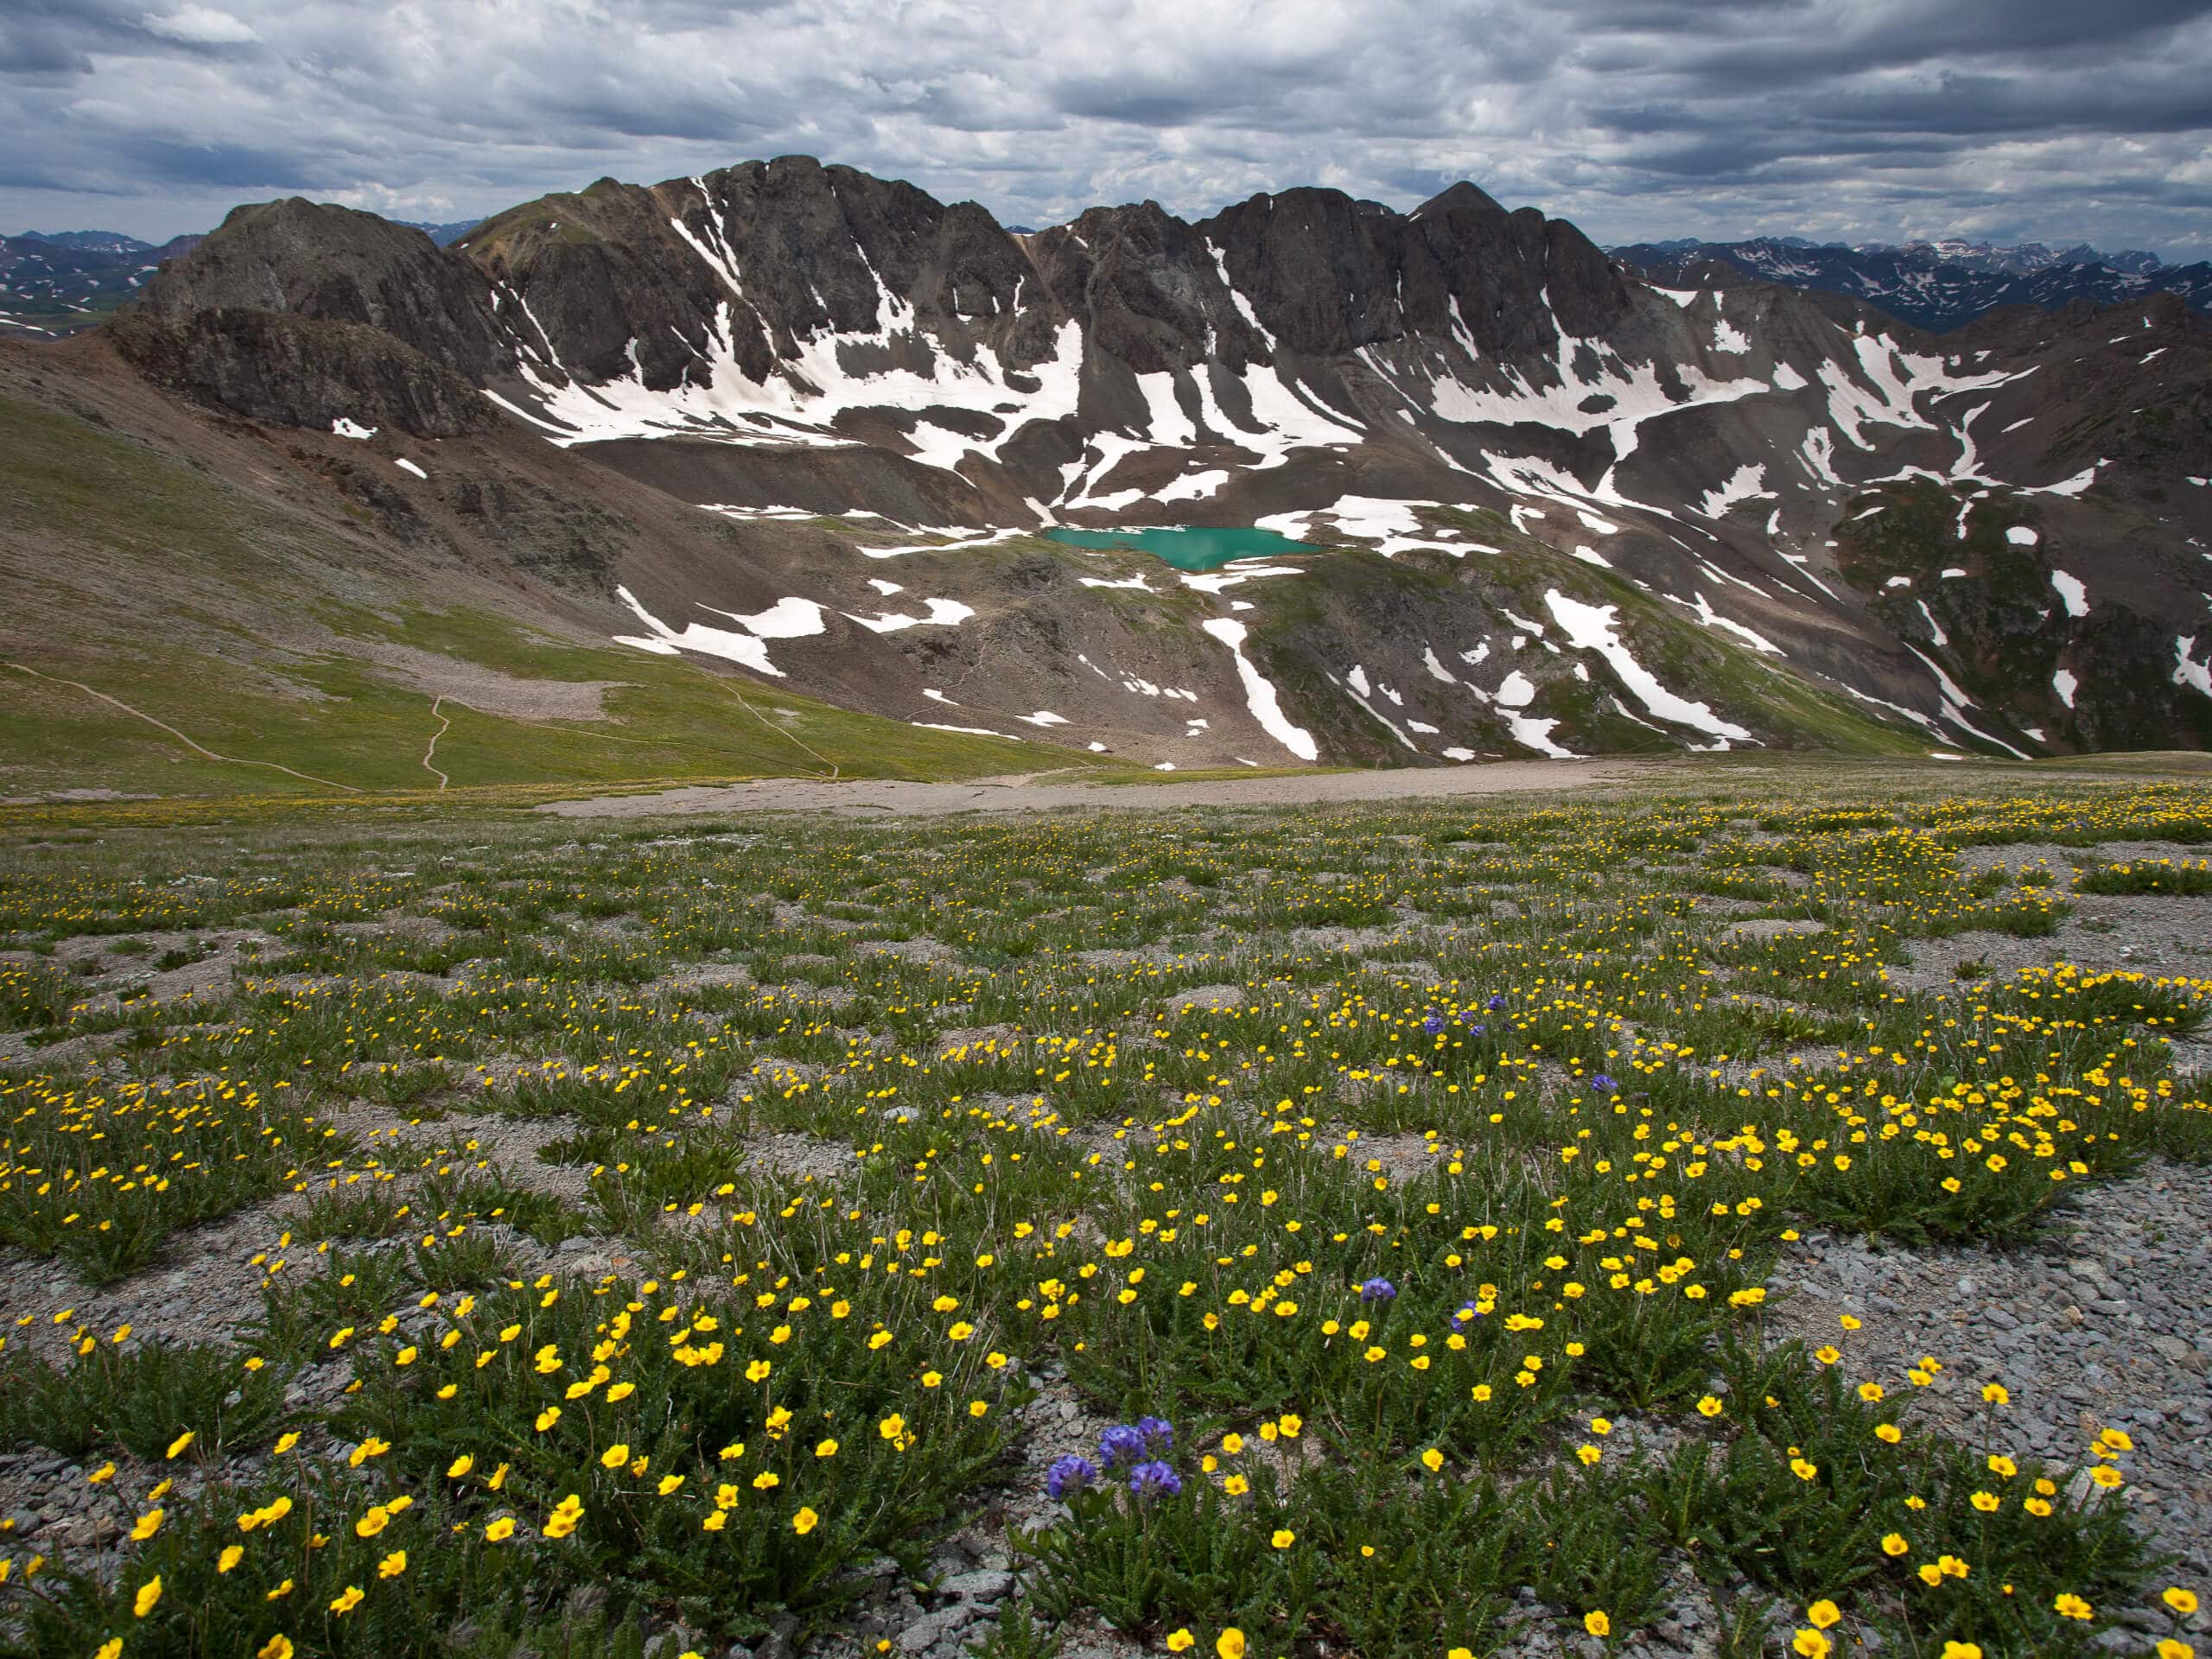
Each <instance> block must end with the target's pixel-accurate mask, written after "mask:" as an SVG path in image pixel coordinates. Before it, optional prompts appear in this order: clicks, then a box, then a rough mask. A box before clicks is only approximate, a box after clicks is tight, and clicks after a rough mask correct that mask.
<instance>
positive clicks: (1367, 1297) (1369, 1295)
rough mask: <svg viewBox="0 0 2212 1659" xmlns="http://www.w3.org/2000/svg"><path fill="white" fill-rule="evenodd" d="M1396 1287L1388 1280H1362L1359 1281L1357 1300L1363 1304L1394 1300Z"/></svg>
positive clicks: (1396, 1292) (1396, 1291)
mask: <svg viewBox="0 0 2212 1659" xmlns="http://www.w3.org/2000/svg"><path fill="white" fill-rule="evenodd" d="M1397 1294H1398V1287H1396V1286H1395V1285H1394V1284H1392V1283H1391V1282H1390V1281H1389V1280H1388V1279H1364V1280H1362V1281H1360V1286H1359V1300H1361V1301H1363V1302H1387V1301H1390V1300H1395V1297H1396V1296H1397Z"/></svg>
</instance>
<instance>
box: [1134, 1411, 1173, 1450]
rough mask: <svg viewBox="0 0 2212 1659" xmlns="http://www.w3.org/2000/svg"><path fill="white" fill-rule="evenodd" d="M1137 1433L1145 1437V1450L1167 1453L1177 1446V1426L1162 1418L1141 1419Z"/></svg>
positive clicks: (1138, 1421) (1137, 1423)
mask: <svg viewBox="0 0 2212 1659" xmlns="http://www.w3.org/2000/svg"><path fill="white" fill-rule="evenodd" d="M1136 1429H1137V1433H1140V1434H1141V1435H1143V1436H1144V1444H1145V1450H1147V1452H1166V1451H1168V1450H1170V1449H1172V1448H1173V1446H1174V1444H1175V1425H1174V1424H1173V1423H1171V1422H1169V1421H1166V1419H1165V1418H1160V1417H1140V1418H1138V1419H1137V1422H1136Z"/></svg>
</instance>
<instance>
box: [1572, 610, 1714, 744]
mask: <svg viewBox="0 0 2212 1659" xmlns="http://www.w3.org/2000/svg"><path fill="white" fill-rule="evenodd" d="M1544 603H1545V605H1546V606H1547V607H1548V608H1549V609H1550V611H1551V613H1552V615H1553V617H1554V619H1556V620H1557V621H1558V623H1559V625H1560V628H1561V629H1562V630H1563V631H1564V632H1566V634H1567V643H1568V644H1569V645H1573V646H1574V647H1575V649H1577V650H1578V651H1594V652H1597V653H1598V654H1599V656H1600V657H1602V658H1605V663H1606V664H1607V666H1609V667H1610V668H1611V670H1612V671H1613V672H1614V674H1615V675H1617V676H1618V677H1619V679H1620V682H1621V683H1622V684H1624V685H1625V686H1626V687H1627V688H1628V689H1629V690H1630V691H1632V692H1634V693H1635V694H1636V698H1637V702H1641V703H1642V704H1643V706H1644V708H1645V709H1648V710H1649V711H1650V712H1651V713H1652V714H1654V715H1657V716H1658V717H1659V718H1660V719H1661V720H1664V721H1670V722H1672V723H1673V724H1675V725H1677V726H1688V727H1689V728H1692V729H1693V730H1694V731H1700V732H1704V733H1706V734H1708V735H1710V736H1712V737H1713V738H1715V739H1717V740H1719V741H1722V742H1726V741H1729V740H1731V739H1733V740H1735V741H1738V742H1750V741H1753V740H1752V738H1751V733H1750V731H1749V730H1747V729H1746V728H1744V727H1741V726H1738V725H1737V724H1736V723H1735V722H1734V721H1728V720H1724V719H1722V718H1721V717H1720V716H1719V715H1716V714H1714V713H1713V710H1712V709H1711V708H1710V707H1709V706H1707V704H1705V703H1702V702H1691V701H1690V700H1689V699H1688V698H1687V697H1683V696H1676V695H1675V693H1674V692H1672V691H1669V690H1668V689H1667V688H1666V687H1665V686H1663V685H1662V684H1661V683H1659V680H1658V677H1656V675H1654V674H1653V673H1652V672H1651V671H1649V669H1647V668H1645V667H1644V666H1643V664H1641V663H1639V662H1637V660H1636V658H1634V657H1633V656H1632V655H1630V652H1629V649H1628V647H1627V646H1626V645H1624V644H1622V643H1621V639H1620V637H1619V635H1618V633H1617V632H1615V627H1616V620H1615V619H1616V612H1617V609H1618V607H1615V606H1611V605H1586V604H1584V603H1583V602H1582V601H1580V600H1575V599H1569V598H1568V597H1567V595H1566V594H1562V593H1560V590H1559V589H1558V588H1552V589H1551V590H1550V591H1549V592H1548V593H1547V594H1545V595H1544Z"/></svg>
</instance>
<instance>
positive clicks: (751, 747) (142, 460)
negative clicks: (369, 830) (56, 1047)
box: [0, 397, 1089, 796]
mask: <svg viewBox="0 0 2212 1659" xmlns="http://www.w3.org/2000/svg"><path fill="white" fill-rule="evenodd" d="M379 562H381V561H380V560H379V557H378V551H377V550H376V549H375V548H374V547H373V546H372V545H369V544H365V543H356V542H355V541H354V540H353V538H351V537H347V536H346V535H345V534H343V533H342V532H340V531H334V530H323V529H321V527H319V526H318V525H317V524H316V523H315V520H314V519H313V518H311V517H309V516H307V515H305V514H289V513H286V512H283V511H282V510H281V509H279V508H278V507H277V506H276V505H273V504H272V503H270V501H267V500H264V499H262V498H260V497H257V496H255V495H253V494H251V493H247V492H246V491H245V490H242V489H239V488H238V487H236V486H233V485H231V484H229V483H226V482H224V481H222V480H218V479H216V478H214V477H213V476H211V475H208V474H203V473H201V472H200V471H198V470H195V469H194V468H193V467H188V466H186V465H182V464H179V463H178V462H176V461H171V460H168V459H166V458H164V457H163V456H162V455H160V454H156V453H155V452H154V451H153V450H152V449H150V448H149V447H147V446H145V445H143V444H141V443H138V442H133V441H131V440H129V439H126V438H124V437H120V436H118V435H115V434H113V433H112V432H109V431H103V430H101V429H99V428H96V427H94V426H93V425H92V424H90V423H86V422H85V421H82V420H79V419H78V418H76V417H74V416H70V415H67V414H63V413H60V412H58V411H56V410H52V409H50V408H47V407H44V406H42V405H40V404H32V403H29V402H26V401H23V400H20V399H12V398H4V397H0V586H4V589H5V591H6V592H7V594H9V596H10V609H9V612H8V613H7V615H6V616H5V618H4V619H0V662H5V663H8V664H20V665H21V668H17V667H6V668H0V683H4V685H5V693H4V695H0V795H12V796H27V795H37V794H46V793H51V792H54V791H64V790H81V789H109V790H118V791H124V792H126V793H156V794H163V795H169V794H210V793H216V794H230V793H235V792H241V791H244V792H262V791H301V790H315V789H321V788H322V787H323V785H317V784H309V783H308V782H305V781H303V780H302V779H297V778H293V777H290V776H289V775H287V773H285V772H282V771H278V770H275V769H274V768H275V767H277V766H282V767H289V768H291V769H292V770H293V771H295V772H302V773H306V774H308V775H309V776H311V777H313V778H316V779H324V780H327V783H329V784H336V785H345V786H348V787H351V788H354V789H363V790H376V789H397V788H415V787H421V786H430V787H435V786H436V783H437V780H436V779H435V776H433V774H432V773H431V772H429V771H428V770H427V769H426V768H425V767H424V766H423V754H424V751H425V749H426V748H427V747H428V746H429V741H430V739H431V736H432V734H434V733H435V732H437V730H438V726H439V719H438V717H437V716H434V715H433V714H432V710H431V697H430V696H429V693H427V692H425V691H423V690H418V689H416V687H415V686H413V685H411V684H409V683H404V681H403V680H402V679H400V678H397V677H394V676H392V675H391V674H390V673H388V672H385V671H380V670H379V669H378V667H377V666H376V665H375V664H373V663H372V662H370V661H367V660H365V658H364V657H363V656H362V655H361V654H359V653H361V652H365V651H369V650H372V649H374V648H376V647H378V646H379V645H397V646H402V647H407V648H411V649H413V650H416V651H423V652H432V653H435V654H436V655H438V656H442V657H445V658H452V659H454V660H455V661H458V662H460V663H463V664H474V665H475V666H477V667H479V668H481V669H487V670H493V671H497V672H498V673H499V674H501V675H504V676H506V677H510V678H512V679H513V680H518V681H550V682H563V683H576V682H582V681H609V682H614V684H613V686H612V687H611V688H610V689H609V690H607V691H606V693H605V694H604V698H603V702H602V704H601V707H602V709H603V711H604V714H605V715H606V717H605V718H603V719H598V720H577V719H568V720H525V719H523V718H518V717H514V716H512V715H508V716H501V715H497V714H491V713H484V712H480V711H478V710H476V709H472V708H467V707H464V706H461V705H460V704H457V703H455V702H453V701H451V700H448V701H447V702H445V703H444V704H443V706H442V709H441V710H440V714H441V715H443V716H444V717H447V718H448V719H449V720H450V721H451V724H450V727H449V728H448V729H447V730H446V731H445V732H444V733H443V734H442V735H441V736H440V737H439V740H438V743H437V749H436V753H435V762H434V764H435V766H437V768H438V769H439V770H440V771H442V772H445V773H447V774H448V776H449V777H450V779H452V782H453V783H454V785H457V786H458V785H489V784H518V783H530V782H536V781H569V782H576V783H605V782H610V781H617V780H621V779H645V778H655V779H683V778H709V777H729V776H734V775H746V774H754V775H759V774H776V775H803V774H807V773H820V774H824V775H826V774H828V773H829V772H830V771H831V770H832V769H833V768H835V769H836V771H837V772H840V773H841V774H842V775H843V776H847V777H906V778H922V779H944V778H961V777H973V776H979V775H987V774H989V773H993V772H1007V771H1011V770H1016V769H1023V770H1032V769H1037V768H1040V767H1052V766H1079V765H1086V764H1089V757H1087V756H1084V755H1080V754H1077V753H1074V752H1071V751H1067V750H1063V749H1059V748H1057V747H1053V746H1051V745H1048V744H1041V743H1027V742H1025V743H1014V742H1009V741H1000V740H995V739H989V738H977V737H970V736H967V735H963V734H957V733H949V732H937V731H927V730H923V729H919V728H914V727H911V726H908V725H906V724H905V723H904V722H902V721H893V720H886V719H882V718H880V717H878V716H874V715H863V714H857V713H853V712H851V711H849V710H845V709H836V708H834V707H831V706H829V705H828V704H826V703H823V702H818V701H816V700H814V699H812V698H809V697H805V696H799V695H798V694H796V693H793V692H789V691H785V690H776V689H772V688H769V687H764V686H760V685H759V684H756V683H753V682H751V681H743V680H739V679H736V678H735V677H729V676H723V675H718V674H715V673H713V672H710V671H708V670H706V669H703V668H702V667H700V666H699V665H697V664H696V662H692V661H685V660H678V659H673V658H657V657H651V656H647V655H645V654H643V653H640V652H628V651H623V650H621V649H620V648H617V647H613V646H593V645H581V644H577V643H575V642H574V641H572V640H569V639H563V638H560V637H558V636H557V635H556V634H554V633H553V632H549V631H547V630H546V629H544V628H541V627H537V626H530V625H529V624H527V623H525V622H524V621H521V620H518V619H516V618H514V617H512V616H507V615H502V614H500V613H498V612H497V611H496V610H495V609H494V608H493V607H491V606H489V605H487V604H465V605H460V606H455V607H450V608H445V609H429V608H423V607H422V606H421V601H422V598H423V591H422V589H421V588H420V587H419V586H412V587H410V584H408V583H407V582H404V580H402V579H400V573H398V572H397V570H394V571H391V572H389V573H386V572H378V570H377V569H375V566H376V565H377V564H378V563H379ZM474 591H476V592H478V593H483V592H485V591H486V590H485V589H484V588H483V586H482V584H476V585H475V589H474ZM272 640H276V641H294V640H296V641H299V642H302V643H299V644H295V645H288V646H284V645H280V646H279V647H278V648H275V649H272V648H271V646H270V641H272ZM22 669H29V670H32V671H35V673H36V674H37V675H39V676H44V677H43V678H37V677H33V676H32V675H30V674H26V673H24V672H22ZM64 681H74V682H79V683H80V684H81V685H82V686H86V687H90V688H92V690H94V691H97V692H100V693H105V695H106V696H110V697H112V698H115V699H118V700H119V701H120V702H124V703H126V704H129V705H130V708H132V709H137V710H139V711H141V712H142V713H143V715H149V716H151V717H152V718H153V719H154V720H158V721H164V722H167V723H168V725H170V726H173V727H175V728H176V729H177V730H178V731H179V732H181V733H182V734H184V735H185V736H186V737H188V738H190V739H192V740H193V741H195V742H196V743H198V744H199V745H200V746H201V747H204V748H206V749H207V750H211V751H213V752H214V753H216V754H219V755H222V756H226V757H230V759H229V760H213V759H210V758H208V756H207V755H205V754H201V753H196V752H195V751H194V749H193V748H192V747H189V746H188V744H187V743H185V742H184V741H181V740H180V739H179V738H178V737H176V736H175V735H172V734H170V733H168V732H165V731H163V730H162V729H161V728H159V727H157V726H156V725H154V724H153V723H151V721H149V720H146V719H142V718H139V717H137V716H136V715H132V714H130V713H128V712H125V711H124V709H118V708H117V707H115V706H114V705H113V704H111V703H109V702H103V701H101V700H100V699H99V697H97V696H92V695H89V694H88V693H87V692H86V690H80V689H79V687H78V686H75V685H70V684H66V683H61V682H64ZM242 762H260V763H267V764H263V765H248V764H240V763H242Z"/></svg>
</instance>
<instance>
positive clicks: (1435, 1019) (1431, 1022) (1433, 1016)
mask: <svg viewBox="0 0 2212 1659" xmlns="http://www.w3.org/2000/svg"><path fill="white" fill-rule="evenodd" d="M1421 1029H1422V1030H1423V1031H1425V1032H1427V1033H1428V1034H1429V1035H1430V1036H1432V1037H1433V1036H1435V1035H1436V1034H1437V1033H1439V1032H1440V1031H1442V1030H1443V1029H1444V1016H1443V1015H1442V1014H1437V1013H1434V1012H1431V1013H1429V1014H1426V1015H1424V1016H1423V1017H1422V1020H1421Z"/></svg>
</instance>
